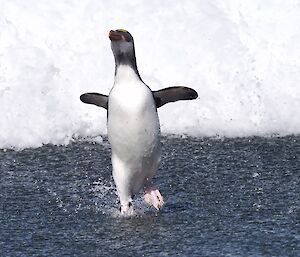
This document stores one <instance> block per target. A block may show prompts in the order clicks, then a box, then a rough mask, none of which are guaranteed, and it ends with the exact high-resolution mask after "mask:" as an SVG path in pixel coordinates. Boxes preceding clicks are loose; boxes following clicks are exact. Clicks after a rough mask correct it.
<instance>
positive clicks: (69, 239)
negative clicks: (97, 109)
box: [0, 137, 300, 256]
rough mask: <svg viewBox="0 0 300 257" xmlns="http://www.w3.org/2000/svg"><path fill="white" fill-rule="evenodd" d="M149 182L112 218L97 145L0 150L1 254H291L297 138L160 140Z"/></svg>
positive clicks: (297, 201) (296, 239) (103, 148)
mask: <svg viewBox="0 0 300 257" xmlns="http://www.w3.org/2000/svg"><path fill="white" fill-rule="evenodd" d="M155 184H156V185H157V186H158V187H159V188H160V191H161V192H162V194H163V195H164V197H165V200H166V204H165V207H164V209H163V210H162V211H161V212H159V213H157V212H156V211H155V210H153V209H151V208H149V207H148V206H146V204H144V202H143V200H142V195H138V196H137V197H136V198H135V201H134V206H135V208H136V215H134V216H131V217H121V216H120V215H119V214H118V202H117V200H116V199H117V197H116V194H115V187H114V184H113V181H112V177H111V164H110V148H109V145H108V143H107V140H106V139H105V140H104V142H103V144H92V143H88V142H78V143H73V144H71V145H69V146H67V147H65V146H60V147H59V146H50V145H47V146H43V147H41V148H38V149H27V150H23V151H19V152H16V151H11V150H8V151H3V150H0V256H113V255H115V256H300V137H283V138H240V139H237V138H235V139H222V140H221V139H206V138H176V137H168V138H163V158H162V164H161V166H160V169H159V171H158V174H157V176H156V177H155Z"/></svg>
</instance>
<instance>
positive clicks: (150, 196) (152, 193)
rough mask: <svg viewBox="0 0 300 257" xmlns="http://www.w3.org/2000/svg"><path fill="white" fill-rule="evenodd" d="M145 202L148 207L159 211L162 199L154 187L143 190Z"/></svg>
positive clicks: (162, 203) (162, 202)
mask: <svg viewBox="0 0 300 257" xmlns="http://www.w3.org/2000/svg"><path fill="white" fill-rule="evenodd" d="M144 199H145V202H146V203H148V204H149V205H150V206H151V205H153V207H154V208H155V209H156V210H159V209H161V207H162V206H163V205H164V199H163V197H162V195H161V194H160V192H159V190H158V189H157V188H156V187H154V186H149V187H146V188H145V195H144Z"/></svg>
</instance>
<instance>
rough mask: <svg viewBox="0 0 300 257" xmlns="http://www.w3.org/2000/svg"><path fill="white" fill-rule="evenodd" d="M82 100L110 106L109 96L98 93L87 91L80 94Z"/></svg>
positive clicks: (100, 105)
mask: <svg viewBox="0 0 300 257" xmlns="http://www.w3.org/2000/svg"><path fill="white" fill-rule="evenodd" d="M80 100H81V101H82V102H84V103H86V104H94V105H97V106H99V107H103V108H104V109H106V110H107V108H108V96H107V95H102V94H98V93H85V94H83V95H81V96H80Z"/></svg>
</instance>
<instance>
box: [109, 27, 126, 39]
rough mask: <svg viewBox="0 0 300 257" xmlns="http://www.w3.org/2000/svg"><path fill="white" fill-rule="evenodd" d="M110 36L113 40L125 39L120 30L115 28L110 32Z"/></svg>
mask: <svg viewBox="0 0 300 257" xmlns="http://www.w3.org/2000/svg"><path fill="white" fill-rule="evenodd" d="M108 36H109V39H110V40H111V41H120V40H125V38H124V36H123V35H121V33H120V32H118V31H115V30H111V31H110V32H109V34H108Z"/></svg>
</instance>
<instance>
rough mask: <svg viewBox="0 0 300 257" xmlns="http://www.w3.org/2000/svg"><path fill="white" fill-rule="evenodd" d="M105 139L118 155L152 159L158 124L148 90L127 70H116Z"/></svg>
mask: <svg viewBox="0 0 300 257" xmlns="http://www.w3.org/2000/svg"><path fill="white" fill-rule="evenodd" d="M107 126H108V137H109V141H110V143H111V146H112V150H113V152H115V153H117V154H118V155H122V156H123V155H124V156H130V155H135V156H139V155H147V154H148V155H151V151H152V149H154V148H155V147H156V146H157V144H158V142H159V135H160V130H159V120H158V115H157V111H156V107H155V103H154V99H153V96H152V92H151V90H150V89H149V88H148V87H147V86H146V85H145V84H144V83H143V82H142V81H141V80H140V79H139V78H138V76H137V75H136V74H135V72H134V71H133V70H132V69H131V68H127V66H124V67H122V66H121V67H120V70H118V72H117V75H116V78H115V84H114V87H113V88H112V90H111V92H110V95H109V102H108V125H107Z"/></svg>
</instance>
